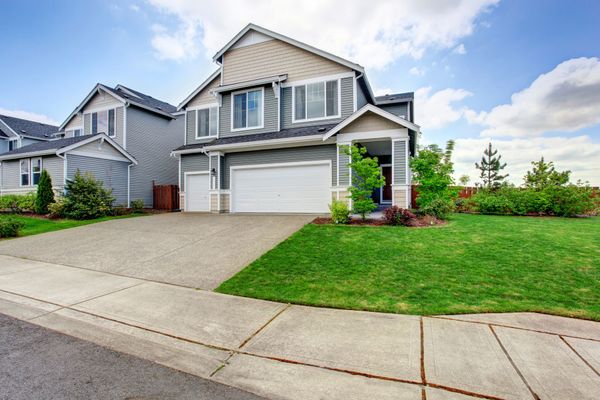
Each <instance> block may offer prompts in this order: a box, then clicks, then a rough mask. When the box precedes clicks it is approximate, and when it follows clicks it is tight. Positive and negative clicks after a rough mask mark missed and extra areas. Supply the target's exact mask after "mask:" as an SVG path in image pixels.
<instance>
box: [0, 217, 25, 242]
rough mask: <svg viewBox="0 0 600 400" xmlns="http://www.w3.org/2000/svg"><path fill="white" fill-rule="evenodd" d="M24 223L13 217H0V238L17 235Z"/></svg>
mask: <svg viewBox="0 0 600 400" xmlns="http://www.w3.org/2000/svg"><path fill="white" fill-rule="evenodd" d="M24 225H25V224H24V223H23V222H21V221H17V220H15V219H13V218H2V219H0V238H8V237H17V236H19V231H20V230H21V229H22V228H23V226H24Z"/></svg>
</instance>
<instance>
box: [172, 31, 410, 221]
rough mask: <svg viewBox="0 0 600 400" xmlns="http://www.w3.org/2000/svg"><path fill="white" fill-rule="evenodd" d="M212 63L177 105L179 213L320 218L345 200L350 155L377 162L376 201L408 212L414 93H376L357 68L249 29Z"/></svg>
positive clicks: (285, 38) (282, 38)
mask: <svg viewBox="0 0 600 400" xmlns="http://www.w3.org/2000/svg"><path fill="white" fill-rule="evenodd" d="M213 60H214V61H215V62H216V64H217V65H218V69H217V70H216V71H215V72H214V73H213V74H211V75H210V76H209V77H208V78H207V79H206V80H205V81H204V82H203V83H202V84H201V85H200V86H199V87H198V88H196V90H194V91H193V92H192V93H191V94H190V95H189V96H188V97H187V98H186V99H185V100H184V101H183V102H182V103H181V104H180V105H179V107H178V111H181V112H183V113H185V127H184V129H182V130H181V135H182V137H183V139H184V143H183V145H182V146H180V147H178V148H175V149H174V150H173V152H172V153H173V155H175V156H176V157H177V158H178V160H179V188H180V200H181V202H180V204H181V207H182V208H183V209H184V210H185V211H205V212H206V211H210V212H285V213H294V212H297V213H303V212H305V213H324V212H328V204H329V203H330V202H331V201H332V199H340V200H344V201H348V198H347V196H348V188H349V186H350V185H352V179H351V171H349V170H348V161H349V160H348V157H347V156H346V155H344V154H343V152H341V151H340V148H339V146H341V145H349V144H353V143H359V144H361V145H362V146H364V147H366V148H367V150H368V152H369V154H370V155H372V156H377V157H378V159H379V161H380V167H381V172H382V175H384V176H385V178H386V185H385V186H384V187H383V188H382V189H381V190H380V191H376V193H374V194H373V197H374V198H375V200H376V201H377V202H378V203H380V204H389V205H391V204H396V205H399V206H401V207H409V206H410V183H411V182H410V180H411V177H410V170H409V168H408V160H409V156H410V155H411V154H414V152H415V149H416V141H417V138H418V135H419V126H418V125H416V124H415V123H414V107H413V94H412V93H401V94H392V95H386V96H380V97H376V96H374V94H373V92H372V90H371V86H370V84H369V82H368V80H367V76H366V72H365V70H364V68H363V67H361V66H360V65H358V64H355V63H352V62H350V61H347V60H345V59H343V58H340V57H337V56H335V55H332V54H329V53H327V52H324V51H322V50H319V49H316V48H314V47H312V46H309V45H307V44H304V43H301V42H299V41H296V40H294V39H291V38H289V37H286V36H283V35H280V34H278V33H276V32H272V31H269V30H267V29H264V28H262V27H260V26H257V25H253V24H250V25H248V26H246V27H245V28H244V29H243V30H242V31H240V32H239V33H238V34H237V35H236V36H235V37H234V38H233V39H232V40H231V41H230V42H229V43H227V44H226V45H225V46H224V47H223V48H222V49H221V50H220V51H219V52H217V54H216V55H215V56H214V58H213Z"/></svg>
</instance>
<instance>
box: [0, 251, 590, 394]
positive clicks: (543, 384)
mask: <svg viewBox="0 0 600 400" xmlns="http://www.w3.org/2000/svg"><path fill="white" fill-rule="evenodd" d="M0 313H4V314H7V315H9V316H13V317H16V318H19V319H22V320H27V321H29V322H31V323H34V324H37V325H40V326H44V327H46V328H50V329H53V330H56V331H59V332H62V333H66V334H69V335H72V336H75V337H78V338H81V339H85V340H88V341H91V342H94V343H97V344H100V345H103V346H106V347H108V348H111V349H113V350H117V351H121V352H125V353H129V354H132V355H135V356H139V357H143V358H145V359H148V360H150V361H154V362H157V363H159V364H162V365H165V366H168V367H171V368H175V369H178V370H181V371H185V372H188V373H191V374H194V375H197V376H200V377H204V378H210V379H213V380H215V381H218V382H221V383H225V384H227V385H230V386H234V387H238V388H240V389H243V390H246V391H249V392H252V393H255V394H258V395H261V396H264V397H268V398H278V399H338V398H339V399H364V398H372V399H406V400H409V399H410V400H412V399H414V400H420V399H423V398H426V399H428V400H460V399H463V400H466V399H474V398H487V399H507V400H508V399H536V398H540V399H553V400H554V399H590V400H594V399H598V398H600V374H599V371H600V323H598V322H591V321H582V320H576V319H569V318H562V317H555V316H547V315H542V314H535V313H513V314H480V315H460V316H447V317H443V316H441V317H418V316H408V315H397V314H381V313H370V312H359V311H345V310H332V309H323V308H314V307H303V306H290V305H285V304H280V303H274V302H268V301H262V300H254V299H247V298H241V297H234V296H227V295H222V294H217V293H213V292H206V291H199V290H193V289H188V288H183V287H179V286H173V285H167V284H161V283H155V282H151V281H144V280H139V279H133V278H126V277H122V276H117V275H111V274H107V273H101V272H96V271H89V270H85V269H80V268H72V267H66V266H61V265H56V264H48V263H41V262H36V261H30V260H25V259H21V258H14V257H8V256H0Z"/></svg>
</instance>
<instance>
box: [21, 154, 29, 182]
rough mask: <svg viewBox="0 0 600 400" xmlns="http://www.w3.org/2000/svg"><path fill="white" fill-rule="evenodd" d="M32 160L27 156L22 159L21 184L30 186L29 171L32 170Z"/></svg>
mask: <svg viewBox="0 0 600 400" xmlns="http://www.w3.org/2000/svg"><path fill="white" fill-rule="evenodd" d="M29 167H30V160H29V158H26V159H24V160H21V161H20V170H21V186H29V171H30V168H29Z"/></svg>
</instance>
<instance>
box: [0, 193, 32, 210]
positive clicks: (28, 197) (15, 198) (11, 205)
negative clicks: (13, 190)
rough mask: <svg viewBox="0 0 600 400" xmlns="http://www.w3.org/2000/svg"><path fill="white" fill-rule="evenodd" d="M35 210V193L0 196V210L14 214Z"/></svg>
mask: <svg viewBox="0 0 600 400" xmlns="http://www.w3.org/2000/svg"><path fill="white" fill-rule="evenodd" d="M34 208H35V193H27V194H7V195H4V196H0V209H1V210H11V211H12V212H15V213H20V212H23V211H33V210H34Z"/></svg>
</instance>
